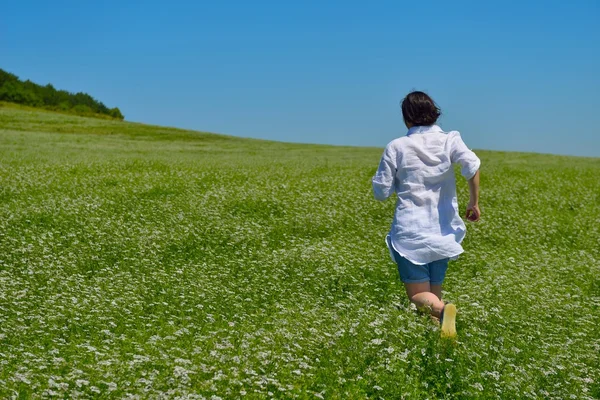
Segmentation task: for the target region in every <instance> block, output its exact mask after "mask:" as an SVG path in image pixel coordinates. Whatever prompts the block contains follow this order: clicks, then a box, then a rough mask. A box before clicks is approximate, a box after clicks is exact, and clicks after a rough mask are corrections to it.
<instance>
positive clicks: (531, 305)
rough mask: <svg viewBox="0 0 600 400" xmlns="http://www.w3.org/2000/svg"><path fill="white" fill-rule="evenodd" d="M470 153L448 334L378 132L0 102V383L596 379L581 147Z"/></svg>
mask: <svg viewBox="0 0 600 400" xmlns="http://www.w3.org/2000/svg"><path fill="white" fill-rule="evenodd" d="M477 154H478V155H479V156H480V158H481V159H482V163H483V164H482V178H481V184H482V189H481V198H482V200H481V208H482V212H483V218H482V221H481V222H480V223H477V224H469V225H468V229H469V231H468V234H467V239H466V240H465V242H464V247H465V249H466V253H465V254H464V255H463V256H461V257H460V259H459V260H457V261H455V262H453V263H451V266H450V269H449V271H448V275H447V279H446V283H445V290H446V292H445V298H446V299H447V300H450V301H453V302H455V303H456V304H457V307H458V310H459V319H458V330H459V340H458V342H457V343H456V344H454V345H453V344H449V343H447V342H442V341H440V339H439V331H438V329H437V328H436V327H435V326H434V325H433V324H432V323H431V322H430V321H429V320H428V319H427V318H426V317H423V316H420V315H418V314H416V313H415V312H414V311H413V310H412V309H411V307H410V306H409V302H408V300H407V299H406V296H405V294H404V293H403V288H402V285H401V283H400V282H399V279H398V276H397V272H396V269H395V266H394V264H393V263H392V262H391V260H390V258H389V255H388V253H387V249H386V248H385V244H384V239H383V238H384V235H385V233H386V232H387V230H388V228H389V224H390V222H391V218H392V213H393V208H394V204H393V201H388V202H386V203H379V202H376V201H375V200H374V199H373V198H372V194H371V187H370V178H371V176H372V175H373V173H374V171H375V169H376V167H377V163H378V161H379V157H380V155H381V149H375V148H352V147H333V146H316V145H298V144H284V143H276V142H267V141H260V140H249V139H239V138H233V137H227V136H219V135H214V134H208V133H201V132H189V131H184V130H178V129H171V128H161V127H154V126H148V125H142V124H133V123H124V122H116V121H108V120H98V119H90V118H81V117H75V116H65V115H60V114H55V113H49V112H41V111H32V110H22V109H15V108H7V107H2V108H0V397H1V398H10V397H15V398H39V397H52V396H56V397H58V398H76V397H82V398H89V397H94V398H126V397H132V396H133V397H136V396H137V397H138V398H206V399H217V398H223V399H229V398H252V399H268V398H271V397H273V398H298V399H314V398H326V399H363V398H385V399H399V398H406V399H425V398H430V399H437V398H448V399H465V398H485V399H489V398H502V399H517V398H519V399H520V398H540V399H542V398H543V399H549V398H555V399H565V398H576V399H585V398H589V399H592V398H599V397H600V368H598V365H600V359H599V352H600V333H599V328H598V326H600V262H599V260H600V245H599V238H600V228H599V227H600V159H597V158H596V159H594V158H575V157H560V156H551V155H538V154H520V153H500V152H488V151H478V152H477ZM466 196H467V187H466V183H465V182H464V181H461V182H459V202H460V204H461V208H464V206H465V201H466Z"/></svg>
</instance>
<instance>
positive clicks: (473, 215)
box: [466, 202, 481, 222]
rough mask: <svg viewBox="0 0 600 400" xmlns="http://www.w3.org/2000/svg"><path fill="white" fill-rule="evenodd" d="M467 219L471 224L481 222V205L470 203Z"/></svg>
mask: <svg viewBox="0 0 600 400" xmlns="http://www.w3.org/2000/svg"><path fill="white" fill-rule="evenodd" d="M466 217H467V220H469V221H471V222H477V221H479V218H480V217H481V211H479V204H477V203H471V202H469V205H468V206H467V215H466Z"/></svg>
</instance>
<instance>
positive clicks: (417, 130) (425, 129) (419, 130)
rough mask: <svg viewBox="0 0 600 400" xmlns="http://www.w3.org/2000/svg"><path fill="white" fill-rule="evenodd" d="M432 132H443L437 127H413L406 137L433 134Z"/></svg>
mask: <svg viewBox="0 0 600 400" xmlns="http://www.w3.org/2000/svg"><path fill="white" fill-rule="evenodd" d="M432 132H443V131H442V128H440V127H439V126H437V125H429V126H413V127H412V128H410V129H409V130H408V132H407V133H406V136H410V135H412V134H415V133H432Z"/></svg>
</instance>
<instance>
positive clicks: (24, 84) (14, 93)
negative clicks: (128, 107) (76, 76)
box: [0, 69, 125, 120]
mask: <svg viewBox="0 0 600 400" xmlns="http://www.w3.org/2000/svg"><path fill="white" fill-rule="evenodd" d="M0 101H8V102H11V103H17V104H23V105H26V106H31V107H39V108H45V109H48V110H54V111H63V112H68V113H73V114H78V115H88V116H93V115H97V114H101V115H107V116H109V117H112V118H116V119H119V120H123V119H124V118H125V117H124V116H123V114H121V111H120V110H119V109H118V108H117V107H115V108H108V107H106V106H105V105H104V104H103V103H102V102H100V101H98V100H96V99H94V98H93V97H92V96H90V95H89V94H87V93H82V92H79V93H70V92H68V91H66V90H56V89H55V88H54V86H52V85H51V84H47V85H46V86H42V85H38V84H37V83H33V82H31V81H30V80H26V81H22V80H20V79H19V77H18V76H16V75H15V74H11V73H10V72H6V71H4V70H2V69H0Z"/></svg>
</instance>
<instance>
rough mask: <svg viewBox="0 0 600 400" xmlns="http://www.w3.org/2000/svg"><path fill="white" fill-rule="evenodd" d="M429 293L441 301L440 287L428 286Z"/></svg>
mask: <svg viewBox="0 0 600 400" xmlns="http://www.w3.org/2000/svg"><path fill="white" fill-rule="evenodd" d="M430 287H431V293H433V294H435V295H436V296H437V297H438V299H440V300H441V299H442V285H430Z"/></svg>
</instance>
